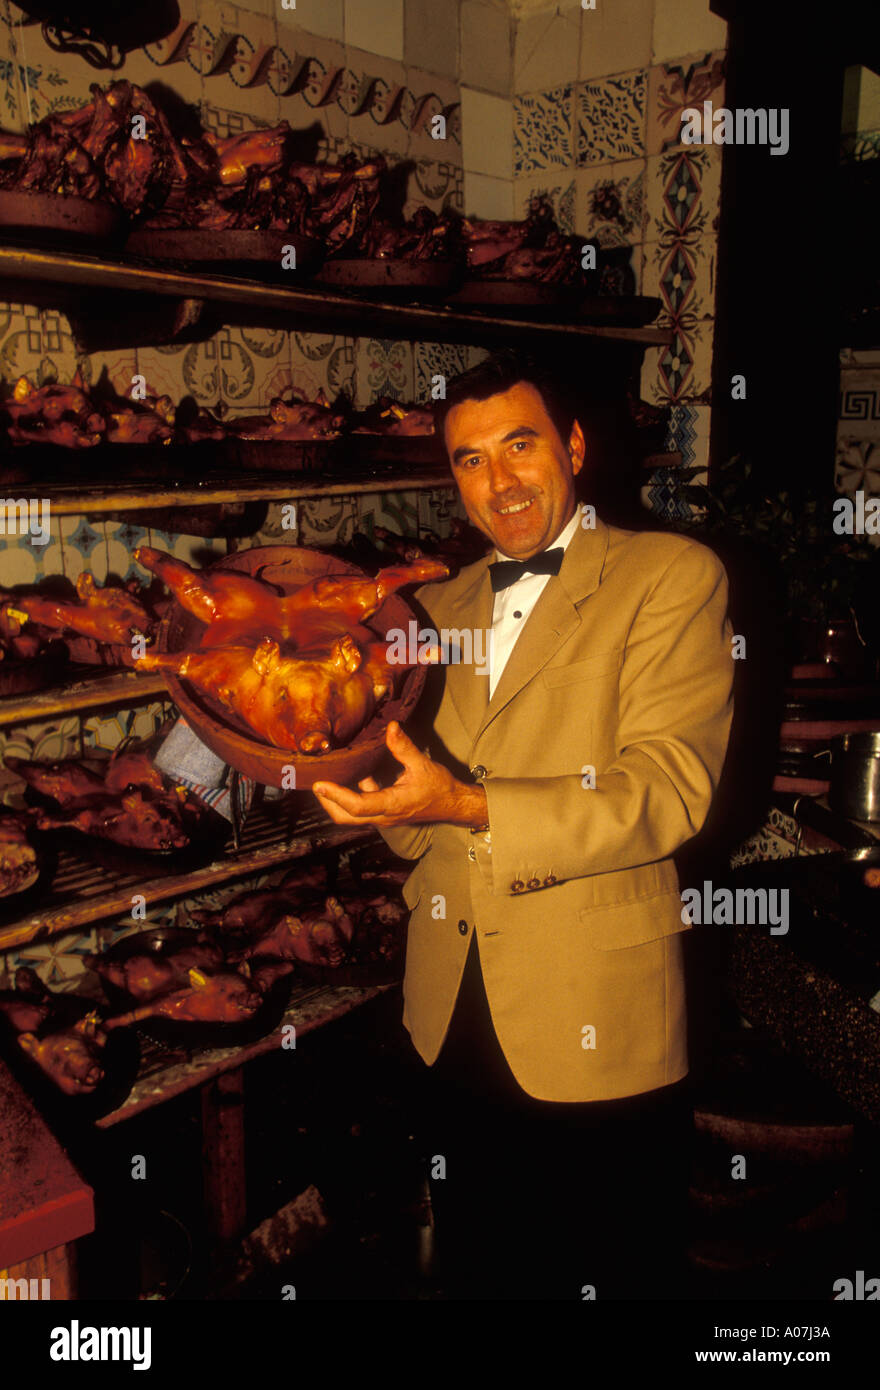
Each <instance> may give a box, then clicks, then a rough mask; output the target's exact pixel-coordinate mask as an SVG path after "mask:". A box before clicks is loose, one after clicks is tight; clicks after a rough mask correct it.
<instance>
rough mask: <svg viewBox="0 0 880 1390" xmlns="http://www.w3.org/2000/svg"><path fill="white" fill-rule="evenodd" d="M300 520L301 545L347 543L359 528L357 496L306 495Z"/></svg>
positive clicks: (299, 512)
mask: <svg viewBox="0 0 880 1390" xmlns="http://www.w3.org/2000/svg"><path fill="white" fill-rule="evenodd" d="M297 519H298V521H299V528H300V530H299V535H300V542H299V543H300V544H301V545H336V544H337V542H338V543H339V544H341V545H345V544H346V543H347V542H348V541H350V540H351V538H352V536H353V535H354V532H355V531H356V530H357V497H356V496H354V495H349V494H347V493H346V494H340V493H335V494H334V495H333V496H332V497H304V498H303V499H302V501H301V503H300V506H299V509H298V512H297Z"/></svg>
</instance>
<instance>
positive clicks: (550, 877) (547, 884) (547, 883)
mask: <svg viewBox="0 0 880 1390" xmlns="http://www.w3.org/2000/svg"><path fill="white" fill-rule="evenodd" d="M555 882H556V879H555V877H554V875H553V874H548V875H547V877H546V878H545V879H544V887H545V888H552V887H553V885H554V883H555Z"/></svg>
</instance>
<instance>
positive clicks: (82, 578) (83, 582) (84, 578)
mask: <svg viewBox="0 0 880 1390" xmlns="http://www.w3.org/2000/svg"><path fill="white" fill-rule="evenodd" d="M76 592H77V594H78V596H79V597H80V598H83V599H84V598H88V597H89V595H90V594H93V593H94V592H95V577H94V575H92V574H89V573H88V571H87V570H83V572H82V574H80V575H78V576H77V580H76Z"/></svg>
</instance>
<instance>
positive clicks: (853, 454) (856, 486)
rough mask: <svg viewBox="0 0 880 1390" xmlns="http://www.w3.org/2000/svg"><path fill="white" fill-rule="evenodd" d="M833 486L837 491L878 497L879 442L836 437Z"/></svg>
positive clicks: (879, 488) (879, 490)
mask: <svg viewBox="0 0 880 1390" xmlns="http://www.w3.org/2000/svg"><path fill="white" fill-rule="evenodd" d="M834 486H835V487H836V489H837V491H838V492H851V493H856V492H866V493H871V495H872V496H874V497H880V442H878V441H877V440H875V439H852V438H847V437H845V436H844V437H841V438H840V439H838V441H837V457H836V460H835V466H834Z"/></svg>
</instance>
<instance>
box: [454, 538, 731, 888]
mask: <svg viewBox="0 0 880 1390" xmlns="http://www.w3.org/2000/svg"><path fill="white" fill-rule="evenodd" d="M726 613H727V576H726V574H725V572H724V567H723V566H722V564H721V563H720V561H719V560H718V559H717V558H716V556H715V555H714V554H713V553H712V551H710V550H709V549H707V548H706V547H705V546H702V545H689V546H688V547H687V548H686V549H684V550H683V551H682V552H681V553H680V554H679V555H678V556H677V557H676V558H675V559H674V560H673V561H672V563H671V564H670V565H669V566H668V567H667V569H666V570H665V571H664V573H663V574H662V575H661V576H660V578H659V579H658V580H657V582H656V583H655V584H654V586H653V588H652V589H651V591H650V592H649V594H648V596H647V597H646V599H645V600H644V602H643V603H642V605H641V607H640V608H639V610H638V612H637V614H636V616H635V619H634V621H633V624H632V627H631V628H630V631H629V634H628V638H627V642H626V648H625V652H624V658H623V665H622V666H621V669H620V676H619V720H618V739H617V750H618V751H617V755H616V757H615V758H614V760H613V762H611V763H610V764H609V765H608V766H606V767H604V768H603V769H601V770H600V771H599V772H598V773H597V776H596V779H595V782H596V785H595V786H594V787H589V786H587V787H584V785H583V783H582V778H581V775H580V770H577V771H576V772H574V773H573V774H572V775H570V776H568V775H566V776H557V777H535V778H531V777H530V778H505V777H491V778H487V779H486V781H485V782H484V783H483V786H484V787H485V789H486V798H487V802H488V808H489V827H490V844H488V845H487V844H485V843H482V838H481V843H480V844H479V846H478V848H477V863H478V865H479V867H480V871H481V872H482V874H483V876H484V878H485V880H486V883H487V887H488V888H489V891H490V892H492V893H496V894H506V893H511V892H512V891H513V888H512V885H513V884H514V883H515V882H518V883H519V884H526V883H528V881H529V879H535V878H537V879H538V880H539V881H541V882H543V881H544V880H545V878H547V877H548V875H552V876H553V877H555V878H556V879H557V880H558V881H560V882H561V881H563V880H565V879H572V878H579V877H584V876H585V875H588V874H599V873H610V872H614V871H615V870H619V869H628V868H633V867H635V866H636V865H639V864H647V863H652V862H654V861H656V860H659V859H665V858H667V857H668V856H669V855H671V854H672V853H673V852H674V851H675V850H677V849H678V848H679V847H680V846H681V845H682V844H684V843H685V841H687V840H689V839H690V838H691V837H692V836H693V835H695V834H696V833H697V831H698V830H699V829H700V827H701V826H702V824H703V822H704V820H705V818H706V815H707V813H708V810H709V803H710V801H711V798H712V794H713V792H714V790H715V787H716V785H717V782H718V777H719V775H720V772H721V767H722V764H723V761H724V755H725V751H726V748H727V739H728V736H729V733H730V723H731V718H732V712H733V710H732V686H733V657H732V654H731V641H730V639H731V635H732V634H731V628H730V623H729V622H728V620H727V617H726ZM525 827H527V828H528V829H527V832H525Z"/></svg>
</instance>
